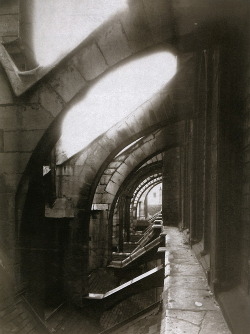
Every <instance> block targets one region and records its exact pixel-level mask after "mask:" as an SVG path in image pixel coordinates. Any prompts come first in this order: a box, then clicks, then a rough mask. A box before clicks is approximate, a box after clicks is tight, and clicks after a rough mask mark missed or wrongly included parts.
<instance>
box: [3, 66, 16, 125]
mask: <svg viewBox="0 0 250 334" xmlns="http://www.w3.org/2000/svg"><path fill="white" fill-rule="evenodd" d="M13 101H14V97H13V91H12V88H11V86H10V83H9V80H8V78H7V75H6V74H5V72H4V70H3V67H2V65H0V104H9V103H13ZM1 108H3V107H1ZM0 124H1V123H0Z"/></svg>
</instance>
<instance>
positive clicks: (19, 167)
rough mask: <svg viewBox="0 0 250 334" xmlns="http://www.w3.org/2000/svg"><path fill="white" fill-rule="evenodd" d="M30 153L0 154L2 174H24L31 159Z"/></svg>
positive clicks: (0, 170)
mask: <svg viewBox="0 0 250 334" xmlns="http://www.w3.org/2000/svg"><path fill="white" fill-rule="evenodd" d="M30 155H31V154H30V153H16V152H15V153H0V161H1V164H0V173H7V174H12V173H22V172H23V171H24V169H25V167H26V165H27V163H28V160H29V158H30Z"/></svg>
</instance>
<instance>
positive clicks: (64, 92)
mask: <svg viewBox="0 0 250 334" xmlns="http://www.w3.org/2000/svg"><path fill="white" fill-rule="evenodd" d="M49 84H50V85H51V86H52V87H53V88H54V89H55V91H56V92H57V93H58V94H59V95H60V96H61V97H62V99H63V101H64V102H69V101H70V100H71V99H72V98H73V97H74V96H75V95H76V94H77V93H78V92H79V91H80V90H82V89H83V88H84V87H86V81H85V80H84V78H83V77H82V75H81V74H80V72H79V71H78V70H77V69H76V68H75V66H74V65H73V64H69V63H68V64H64V66H63V67H62V68H60V69H59V70H58V71H57V72H56V73H54V75H53V76H52V78H51V79H50V81H49Z"/></svg>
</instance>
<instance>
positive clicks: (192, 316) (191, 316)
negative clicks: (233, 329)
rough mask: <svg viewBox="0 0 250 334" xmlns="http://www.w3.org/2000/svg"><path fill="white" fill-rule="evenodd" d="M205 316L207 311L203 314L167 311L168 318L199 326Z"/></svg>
mask: <svg viewBox="0 0 250 334" xmlns="http://www.w3.org/2000/svg"><path fill="white" fill-rule="evenodd" d="M205 314H206V312H205V311H202V312H194V311H182V310H167V311H166V317H169V318H173V319H176V320H183V321H187V322H189V323H192V324H194V325H197V326H200V325H201V323H202V321H203V318H204V316H205ZM223 320H224V319H223ZM211 333H212V332H211Z"/></svg>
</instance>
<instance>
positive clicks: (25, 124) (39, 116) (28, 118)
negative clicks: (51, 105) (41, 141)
mask: <svg viewBox="0 0 250 334" xmlns="http://www.w3.org/2000/svg"><path fill="white" fill-rule="evenodd" d="M20 117H21V118H22V129H23V130H38V129H47V127H48V126H49V125H50V123H51V122H52V120H53V119H54V117H53V116H52V115H51V114H50V113H49V112H48V111H47V110H45V109H43V108H42V107H38V106H36V105H30V106H28V105H27V106H23V107H21V108H20Z"/></svg>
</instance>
